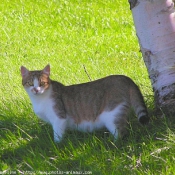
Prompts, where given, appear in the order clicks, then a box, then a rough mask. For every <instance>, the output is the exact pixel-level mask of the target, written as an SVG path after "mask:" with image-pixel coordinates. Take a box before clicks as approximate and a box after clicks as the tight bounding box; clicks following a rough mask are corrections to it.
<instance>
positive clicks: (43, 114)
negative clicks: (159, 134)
mask: <svg viewBox="0 0 175 175" xmlns="http://www.w3.org/2000/svg"><path fill="white" fill-rule="evenodd" d="M21 75H22V84H23V86H24V89H25V90H26V92H27V93H28V95H29V97H30V100H31V102H32V105H33V110H34V112H35V114H36V115H37V116H38V117H39V118H41V119H43V120H44V121H46V122H49V123H50V124H51V125H52V127H53V130H54V141H55V142H60V140H61V139H62V137H63V134H64V132H65V130H66V129H67V128H70V129H78V130H81V131H88V132H92V131H93V130H95V129H99V128H102V127H106V128H107V129H108V130H109V131H110V133H111V134H112V135H113V136H114V138H115V139H117V138H118V136H119V135H121V136H122V135H123V133H124V132H125V127H126V124H127V115H128V113H129V110H130V108H133V109H134V111H135V113H136V115H137V116H138V120H139V122H140V123H141V124H146V123H148V122H149V117H148V113H147V108H146V106H145V103H144V100H143V97H142V94H141V92H140V90H139V88H138V87H137V85H136V84H135V83H134V82H133V81H132V80H131V79H130V78H128V77H126V76H123V75H112V76H108V77H106V78H102V79H99V80H96V81H92V82H88V83H83V84H77V85H71V86H64V85H63V84H61V83H59V82H57V81H53V80H51V79H50V78H49V76H50V66H49V65H47V66H46V67H45V68H44V69H43V70H41V71H38V70H36V71H29V70H28V69H27V68H25V67H24V66H21Z"/></svg>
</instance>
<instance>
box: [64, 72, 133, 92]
mask: <svg viewBox="0 0 175 175" xmlns="http://www.w3.org/2000/svg"><path fill="white" fill-rule="evenodd" d="M131 86H135V83H134V82H133V81H132V80H131V79H130V78H129V77H127V76H124V75H110V76H108V77H105V78H101V79H98V80H95V81H91V82H87V83H82V84H76V85H70V86H65V88H64V91H65V92H66V93H69V95H71V94H73V93H76V94H77V93H80V92H81V91H83V93H84V92H85V91H89V92H92V91H108V90H109V89H116V90H120V89H122V90H127V89H128V88H130V87H131Z"/></svg>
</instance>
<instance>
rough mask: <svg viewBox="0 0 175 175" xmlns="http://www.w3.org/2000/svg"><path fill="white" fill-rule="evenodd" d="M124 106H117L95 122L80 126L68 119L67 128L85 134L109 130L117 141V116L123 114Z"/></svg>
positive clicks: (80, 124) (101, 115) (102, 114)
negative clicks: (104, 129)
mask: <svg viewBox="0 0 175 175" xmlns="http://www.w3.org/2000/svg"><path fill="white" fill-rule="evenodd" d="M122 108H123V104H121V105H119V106H117V107H116V108H115V109H113V110H112V111H104V112H103V113H101V114H100V115H99V116H98V117H97V119H96V120H95V121H94V122H93V121H82V122H81V123H79V124H75V123H74V120H73V119H72V118H70V117H68V118H69V119H68V122H67V127H69V128H70V129H77V130H80V131H83V132H92V131H94V130H97V129H100V128H107V129H108V130H109V131H110V132H111V134H112V135H113V136H114V137H115V139H117V137H118V131H117V128H116V124H115V121H117V119H118V118H117V116H119V115H120V114H121V110H122Z"/></svg>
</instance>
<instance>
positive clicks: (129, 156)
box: [0, 0, 175, 175]
mask: <svg viewBox="0 0 175 175" xmlns="http://www.w3.org/2000/svg"><path fill="white" fill-rule="evenodd" d="M48 63H50V65H51V78H52V79H54V80H57V81H60V82H61V83H63V84H65V85H70V84H78V83H83V82H87V81H91V80H95V79H99V78H102V77H105V76H107V75H113V74H124V75H127V76H129V77H131V78H132V79H133V80H134V81H135V83H136V84H138V86H139V87H140V89H141V91H142V93H143V95H144V99H145V101H146V104H147V106H148V108H149V109H150V110H151V109H152V107H153V93H152V88H151V84H150V80H149V77H148V74H147V70H146V67H145V64H144V62H143V59H142V55H141V53H140V49H139V45H138V40H137V37H136V32H135V28H134V24H133V19H132V15H131V12H130V10H129V4H128V2H127V0H125V1H122V2H121V1H117V0H103V1H102V0H95V1H92V0H82V1H81V0H70V1H66V0H49V1H46V0H40V1H39V0H13V1H9V0H1V3H0V67H1V69H0V77H1V79H0V80H1V83H0V97H1V100H0V174H94V175H101V174H102V175H127V174H132V175H135V174H136V175H137V174H138V175H139V174H146V175H166V174H167V175H169V174H175V172H174V169H175V164H174V161H175V147H174V145H175V134H174V132H175V129H174V128H175V127H174V126H175V120H174V119H173V117H166V118H156V116H152V118H151V121H150V124H149V125H148V126H146V127H143V126H141V125H140V124H138V122H137V119H136V117H135V116H134V115H133V117H132V118H131V119H130V124H129V126H128V134H127V136H126V137H125V138H124V139H119V140H118V141H117V142H116V143H114V142H113V138H112V136H111V135H110V134H109V132H107V131H106V130H101V131H97V132H94V133H91V134H89V133H81V132H77V131H68V132H66V135H65V137H64V139H63V141H62V142H61V143H59V144H55V143H54V142H53V133H52V128H51V126H50V125H48V124H46V123H44V122H43V121H41V120H39V119H38V118H37V117H36V115H35V114H34V113H33V110H32V106H31V103H30V100H29V98H28V96H27V94H26V92H25V91H24V89H23V87H22V85H21V75H20V66H21V65H24V66H26V67H27V68H29V69H30V70H35V69H42V68H44V67H45V66H46V65H47V64H48Z"/></svg>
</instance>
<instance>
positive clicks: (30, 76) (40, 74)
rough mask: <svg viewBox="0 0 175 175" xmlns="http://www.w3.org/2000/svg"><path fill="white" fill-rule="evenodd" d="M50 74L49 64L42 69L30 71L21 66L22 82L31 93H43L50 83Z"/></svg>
mask: <svg viewBox="0 0 175 175" xmlns="http://www.w3.org/2000/svg"><path fill="white" fill-rule="evenodd" d="M49 75H50V66H49V65H47V66H46V67H45V68H44V69H43V70H41V71H29V70H28V69H27V68H25V67H24V66H21V76H22V84H23V86H24V88H25V90H26V91H27V92H28V94H29V95H30V94H34V95H40V94H43V93H44V92H45V91H46V90H47V89H48V88H49V85H50V79H49Z"/></svg>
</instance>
